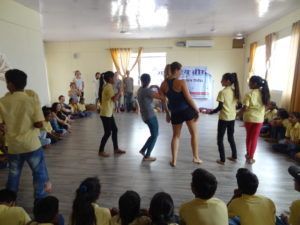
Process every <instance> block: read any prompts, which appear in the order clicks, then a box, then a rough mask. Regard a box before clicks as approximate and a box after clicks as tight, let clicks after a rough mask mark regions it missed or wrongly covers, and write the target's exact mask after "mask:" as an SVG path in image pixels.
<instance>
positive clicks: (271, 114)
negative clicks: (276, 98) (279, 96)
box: [260, 102, 278, 137]
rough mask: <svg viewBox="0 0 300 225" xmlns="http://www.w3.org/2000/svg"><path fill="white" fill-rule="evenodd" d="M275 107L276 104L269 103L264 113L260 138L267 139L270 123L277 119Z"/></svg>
mask: <svg viewBox="0 0 300 225" xmlns="http://www.w3.org/2000/svg"><path fill="white" fill-rule="evenodd" d="M277 109H278V108H277V105H276V102H270V103H269V104H268V106H267V111H266V112H265V118H264V123H263V126H262V128H261V129H260V136H263V137H268V136H269V135H270V127H271V124H270V123H271V121H273V120H274V119H275V118H277Z"/></svg>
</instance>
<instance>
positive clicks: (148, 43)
mask: <svg viewBox="0 0 300 225" xmlns="http://www.w3.org/2000/svg"><path fill="white" fill-rule="evenodd" d="M181 40H182V39H181ZM177 41H180V39H155V40H101V41H85V42H46V43H45V53H46V60H47V69H48V75H49V85H50V92H51V101H56V100H57V97H58V96H59V95H60V94H63V95H66V94H67V90H68V85H69V82H70V81H71V80H72V79H73V77H74V74H73V72H74V71H75V70H77V69H79V70H80V71H81V72H82V74H83V76H84V80H85V83H86V86H87V90H86V93H85V94H86V101H87V102H93V101H94V95H93V86H92V79H93V77H94V74H95V72H96V71H100V72H103V71H106V70H111V69H112V60H111V56H110V53H109V51H108V49H109V48H116V47H130V48H137V47H144V49H145V50H144V51H145V52H166V53H167V63H170V62H173V61H179V62H180V63H182V64H183V65H184V66H199V65H201V66H207V67H208V70H209V71H210V73H211V74H212V75H213V78H214V93H213V95H214V96H213V98H214V99H215V98H216V96H217V93H218V91H219V90H220V89H221V88H222V87H221V84H220V81H221V77H222V75H223V74H224V73H226V72H237V73H238V75H239V77H240V78H242V77H243V76H244V74H243V73H244V55H245V53H244V49H232V38H231V37H218V38H214V43H215V44H214V47H213V48H183V47H176V46H175V43H176V42H177ZM74 53H77V54H78V58H74V57H73V55H74Z"/></svg>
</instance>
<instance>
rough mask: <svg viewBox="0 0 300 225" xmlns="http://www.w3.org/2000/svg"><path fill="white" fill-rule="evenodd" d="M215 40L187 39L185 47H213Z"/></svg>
mask: <svg viewBox="0 0 300 225" xmlns="http://www.w3.org/2000/svg"><path fill="white" fill-rule="evenodd" d="M213 45H214V42H213V40H186V41H185V47H187V48H211V47H213Z"/></svg>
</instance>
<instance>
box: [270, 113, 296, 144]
mask: <svg viewBox="0 0 300 225" xmlns="http://www.w3.org/2000/svg"><path fill="white" fill-rule="evenodd" d="M289 124H290V121H289V113H288V112H287V111H286V110H285V109H282V108H281V109H278V111H277V117H276V118H275V119H273V120H272V121H271V122H270V125H271V126H270V138H269V139H266V140H267V141H269V142H278V141H280V140H282V139H284V137H285V132H286V129H287V127H288V126H289Z"/></svg>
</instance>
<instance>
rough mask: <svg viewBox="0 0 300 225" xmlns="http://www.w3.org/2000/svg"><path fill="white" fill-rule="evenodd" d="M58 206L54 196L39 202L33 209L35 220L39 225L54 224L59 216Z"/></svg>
mask: <svg viewBox="0 0 300 225" xmlns="http://www.w3.org/2000/svg"><path fill="white" fill-rule="evenodd" d="M58 204H59V201H58V199H57V198H56V197H54V196H47V197H45V198H43V199H40V200H38V201H37V202H36V203H35V205H34V208H33V215H34V220H35V221H36V222H38V223H53V222H54V221H55V220H56V217H57V215H58Z"/></svg>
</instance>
